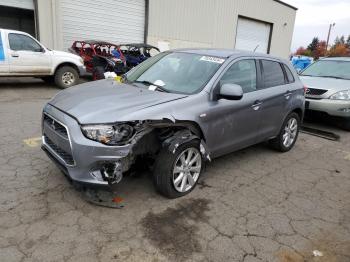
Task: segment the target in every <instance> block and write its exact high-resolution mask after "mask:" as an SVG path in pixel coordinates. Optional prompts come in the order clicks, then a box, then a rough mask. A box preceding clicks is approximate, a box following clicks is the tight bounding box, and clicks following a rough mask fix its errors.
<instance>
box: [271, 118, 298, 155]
mask: <svg viewBox="0 0 350 262" xmlns="http://www.w3.org/2000/svg"><path fill="white" fill-rule="evenodd" d="M299 130H300V117H299V115H298V114H297V113H291V114H289V115H288V116H287V118H286V119H285V121H284V123H283V125H282V128H281V131H280V133H279V134H278V136H277V137H275V138H274V139H272V140H270V145H271V146H272V147H273V148H274V149H276V150H278V151H280V152H287V151H289V150H291V149H292V148H293V146H294V144H295V142H296V141H297V138H298V135H299Z"/></svg>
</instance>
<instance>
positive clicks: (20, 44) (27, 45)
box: [9, 34, 41, 52]
mask: <svg viewBox="0 0 350 262" xmlns="http://www.w3.org/2000/svg"><path fill="white" fill-rule="evenodd" d="M9 43H10V48H11V50H13V51H33V52H41V46H40V45H39V44H38V43H37V42H36V41H34V40H33V39H32V38H31V37H29V36H26V35H21V34H9Z"/></svg>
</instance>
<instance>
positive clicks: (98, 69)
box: [93, 66, 105, 80]
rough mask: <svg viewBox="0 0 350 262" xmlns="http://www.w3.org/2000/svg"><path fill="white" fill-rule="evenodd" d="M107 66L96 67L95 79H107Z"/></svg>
mask: <svg viewBox="0 0 350 262" xmlns="http://www.w3.org/2000/svg"><path fill="white" fill-rule="evenodd" d="M104 73H105V68H104V67H103V66H96V67H95V68H94V73H93V80H101V79H105V75H104Z"/></svg>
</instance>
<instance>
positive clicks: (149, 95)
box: [49, 79, 187, 124]
mask: <svg viewBox="0 0 350 262" xmlns="http://www.w3.org/2000/svg"><path fill="white" fill-rule="evenodd" d="M185 97H187V96H186V95H182V94H172V93H165V92H159V91H150V90H148V89H144V88H139V87H135V86H133V85H127V84H120V83H117V82H115V81H114V80H110V79H108V80H100V81H94V82H89V83H85V84H81V85H78V86H74V87H71V88H68V89H66V90H63V91H61V92H60V93H58V94H57V95H56V96H55V97H54V98H53V99H52V100H51V101H50V102H49V104H51V105H52V106H54V107H56V108H58V109H60V110H61V111H64V112H66V113H68V114H69V115H71V116H73V117H75V118H76V119H77V120H78V121H79V122H80V123H81V124H97V123H113V122H117V121H125V120H124V119H127V115H132V114H134V113H135V112H137V111H140V110H144V109H146V108H150V107H155V106H157V105H159V104H164V103H167V102H171V101H174V100H178V99H182V98H185ZM129 120H143V119H129Z"/></svg>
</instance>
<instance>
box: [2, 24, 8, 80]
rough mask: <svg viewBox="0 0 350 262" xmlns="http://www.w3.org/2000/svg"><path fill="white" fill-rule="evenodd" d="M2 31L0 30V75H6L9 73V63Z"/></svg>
mask: <svg viewBox="0 0 350 262" xmlns="http://www.w3.org/2000/svg"><path fill="white" fill-rule="evenodd" d="M4 40H5V37H4V34H3V31H1V30H0V75H7V74H8V73H9V63H8V60H7V57H6V55H5V54H6V52H5V50H6V45H5V41H4Z"/></svg>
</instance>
